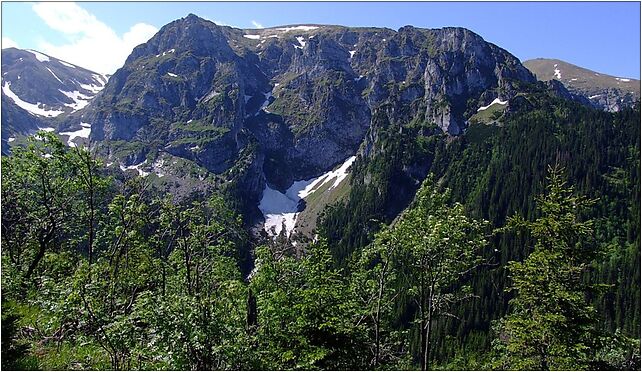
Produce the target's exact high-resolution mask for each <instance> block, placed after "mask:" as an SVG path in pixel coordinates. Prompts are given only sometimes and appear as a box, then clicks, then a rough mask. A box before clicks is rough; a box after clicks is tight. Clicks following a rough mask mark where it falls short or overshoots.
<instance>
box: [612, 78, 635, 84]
mask: <svg viewBox="0 0 642 372" xmlns="http://www.w3.org/2000/svg"><path fill="white" fill-rule="evenodd" d="M615 80H617V81H622V82H625V83H628V82H629V81H631V79H625V78H615Z"/></svg>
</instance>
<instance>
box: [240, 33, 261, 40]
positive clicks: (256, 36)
mask: <svg viewBox="0 0 642 372" xmlns="http://www.w3.org/2000/svg"><path fill="white" fill-rule="evenodd" d="M243 37H245V38H248V39H252V40H258V39H260V38H261V35H249V34H245V35H243Z"/></svg>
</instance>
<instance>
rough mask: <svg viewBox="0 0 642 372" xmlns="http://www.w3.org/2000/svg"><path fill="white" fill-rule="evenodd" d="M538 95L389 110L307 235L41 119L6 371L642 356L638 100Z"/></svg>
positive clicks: (5, 294) (10, 288) (7, 297)
mask: <svg viewBox="0 0 642 372" xmlns="http://www.w3.org/2000/svg"><path fill="white" fill-rule="evenodd" d="M524 100H525V102H524V105H523V107H522V108H519V106H518V105H515V107H518V108H517V109H515V110H513V111H512V112H507V113H506V114H504V115H505V117H504V118H503V121H502V124H501V125H486V124H481V123H471V124H470V126H469V127H468V128H467V130H466V132H465V133H464V134H462V135H460V136H457V137H449V136H447V135H442V134H435V132H434V131H433V130H426V128H430V124H426V123H425V122H417V121H411V122H404V121H400V120H394V119H392V118H390V117H389V116H388V115H386V113H385V112H384V110H382V111H380V112H378V113H375V114H374V115H373V125H372V127H371V128H370V129H369V130H370V131H371V133H370V134H369V135H373V136H377V138H378V143H377V148H376V149H375V150H373V151H375V152H376V156H369V157H365V156H358V157H357V159H356V161H355V163H354V165H353V173H352V176H351V179H350V182H351V186H352V187H351V189H350V191H349V194H348V196H347V197H346V200H345V201H344V202H338V203H335V204H333V205H331V206H329V207H327V208H326V209H325V210H324V211H323V213H322V214H321V216H320V218H319V223H318V236H317V239H316V240H315V241H313V242H310V243H308V244H305V245H294V244H292V243H291V242H290V240H289V239H288V237H287V236H285V235H283V234H282V235H281V236H279V237H278V238H277V239H271V238H257V237H254V236H252V235H251V234H250V232H249V231H248V228H247V226H246V221H245V220H244V219H243V216H242V214H241V212H242V211H241V210H239V208H238V207H237V206H238V205H240V204H241V203H239V200H238V198H239V197H238V196H237V195H233V194H230V193H220V194H217V193H215V194H211V195H207V196H205V197H204V196H203V195H200V194H194V195H192V196H191V197H188V198H182V199H178V198H176V197H175V196H173V195H171V194H167V193H165V192H163V191H161V190H159V189H158V188H157V187H155V186H154V185H153V184H151V183H149V182H147V180H146V179H144V178H141V177H125V176H124V175H123V174H122V173H118V172H114V171H113V170H110V169H109V168H107V167H106V166H105V164H104V161H103V160H101V157H100V156H97V155H96V154H95V153H93V152H91V151H89V150H88V149H87V148H86V147H68V146H66V145H65V144H64V143H63V142H61V141H60V139H58V137H57V136H56V135H54V134H52V133H46V132H39V133H38V134H37V135H35V136H32V137H31V138H30V139H29V140H28V143H27V144H26V145H25V146H16V147H14V148H13V149H12V153H11V155H9V156H3V157H2V195H1V196H2V368H3V369H45V370H53V369H118V370H119V369H153V370H164V369H175V370H176V369H177V370H188V369H198V370H211V369H216V370H221V369H235V370H239V369H242V370H257V369H261V370H284V369H297V370H303V369H328V370H346V369H347V370H378V369H384V370H397V369H403V370H414V369H422V370H424V369H473V370H474V369H492V370H495V369H500V370H506V369H508V370H548V369H553V370H582V369H591V370H599V369H607V370H613V369H616V370H619V369H624V370H631V369H638V370H639V369H640V106H639V103H638V104H637V105H636V106H635V107H633V108H629V109H625V110H622V111H620V112H617V113H609V112H603V111H600V110H596V109H592V108H588V107H585V106H583V105H580V104H578V103H574V102H572V101H569V100H563V99H560V98H556V97H554V96H552V95H550V94H548V93H545V92H539V93H533V94H531V95H530V96H529V97H528V100H527V102H526V99H524ZM417 163H421V164H425V165H427V167H426V169H425V171H426V174H427V176H426V177H425V179H423V180H422V181H421V182H414V180H411V179H408V177H407V173H404V172H403V169H405V168H407V167H408V166H409V165H410V164H417ZM400 190H404V191H406V192H400ZM248 257H251V261H252V262H253V263H254V264H253V267H252V268H251V269H248V263H247V262H248Z"/></svg>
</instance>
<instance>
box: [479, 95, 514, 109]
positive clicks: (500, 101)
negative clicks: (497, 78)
mask: <svg viewBox="0 0 642 372" xmlns="http://www.w3.org/2000/svg"><path fill="white" fill-rule="evenodd" d="M496 103H497V104H500V105H505V104H507V103H508V101H502V100H501V99H499V98H495V99H494V100H493V102H491V103H489V104H488V105H487V106H482V107H480V108H478V109H477V112H480V111H484V110H486V109H488V108H489V107H490V106H492V105H494V104H496Z"/></svg>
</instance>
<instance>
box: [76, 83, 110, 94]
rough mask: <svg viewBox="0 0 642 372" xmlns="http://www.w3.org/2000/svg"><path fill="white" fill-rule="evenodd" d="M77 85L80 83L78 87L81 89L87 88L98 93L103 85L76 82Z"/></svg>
mask: <svg viewBox="0 0 642 372" xmlns="http://www.w3.org/2000/svg"><path fill="white" fill-rule="evenodd" d="M78 85H80V87H81V88H82V89H84V90H88V91H90V92H92V93H98V92H100V91H101V90H102V89H103V87H104V85H96V84H80V83H78Z"/></svg>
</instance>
